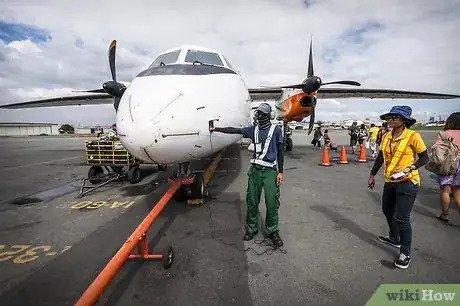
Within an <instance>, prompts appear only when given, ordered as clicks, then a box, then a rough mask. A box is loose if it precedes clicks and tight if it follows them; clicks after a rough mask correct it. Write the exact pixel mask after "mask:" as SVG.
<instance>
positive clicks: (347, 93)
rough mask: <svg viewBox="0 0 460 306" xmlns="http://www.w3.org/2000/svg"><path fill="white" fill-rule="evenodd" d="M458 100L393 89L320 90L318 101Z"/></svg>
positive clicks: (444, 96) (438, 95)
mask: <svg viewBox="0 0 460 306" xmlns="http://www.w3.org/2000/svg"><path fill="white" fill-rule="evenodd" d="M340 98H369V99H458V98H460V95H451V94H443V93H432V92H420V91H405V90H394V89H361V88H320V89H319V90H318V99H340Z"/></svg>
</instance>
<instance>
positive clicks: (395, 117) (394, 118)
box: [385, 115, 403, 120]
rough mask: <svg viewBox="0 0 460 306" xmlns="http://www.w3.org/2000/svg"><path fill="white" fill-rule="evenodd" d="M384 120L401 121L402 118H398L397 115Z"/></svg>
mask: <svg viewBox="0 0 460 306" xmlns="http://www.w3.org/2000/svg"><path fill="white" fill-rule="evenodd" d="M385 119H386V120H398V119H399V120H403V117H401V116H398V115H394V116H387V117H386V118H385Z"/></svg>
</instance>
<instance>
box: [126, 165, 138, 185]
mask: <svg viewBox="0 0 460 306" xmlns="http://www.w3.org/2000/svg"><path fill="white" fill-rule="evenodd" d="M128 180H129V182H130V183H131V184H136V183H139V182H140V181H141V169H140V168H139V167H132V168H131V169H129V171H128Z"/></svg>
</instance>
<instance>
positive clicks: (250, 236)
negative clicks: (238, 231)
mask: <svg viewBox="0 0 460 306" xmlns="http://www.w3.org/2000/svg"><path fill="white" fill-rule="evenodd" d="M257 233H258V232H255V233H250V232H246V233H245V234H244V237H243V239H244V240H245V241H249V240H252V239H253V238H254V237H255V236H256V235H257Z"/></svg>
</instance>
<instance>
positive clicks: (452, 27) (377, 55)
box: [0, 0, 460, 123]
mask: <svg viewBox="0 0 460 306" xmlns="http://www.w3.org/2000/svg"><path fill="white" fill-rule="evenodd" d="M127 3H128V2H126V1H121V0H113V1H111V2H110V5H109V6H107V4H105V3H102V2H98V1H76V2H75V1H73V2H71V1H51V0H42V1H40V4H37V2H36V1H32V0H24V1H12V0H8V1H3V5H2V8H1V9H0V12H1V14H2V18H3V20H4V21H7V22H13V21H14V22H22V23H24V24H27V25H30V26H34V27H38V28H41V29H45V30H47V31H49V33H50V36H51V37H52V40H50V41H48V42H45V43H33V42H31V41H30V40H29V41H27V40H24V41H15V42H11V43H9V44H7V43H3V42H1V41H0V104H5V103H11V102H17V101H21V100H23V99H35V98H41V97H43V96H49V94H48V93H52V94H60V93H61V92H69V90H70V89H84V88H99V87H100V86H101V84H102V83H103V82H104V81H107V80H109V79H110V72H109V67H108V60H107V48H108V45H109V43H110V41H111V40H112V39H117V40H118V49H117V75H118V78H119V79H120V80H122V81H130V79H131V78H132V77H134V76H135V75H136V74H137V73H138V72H139V71H141V70H142V69H144V68H145V67H147V66H148V65H149V64H150V63H151V62H152V61H153V59H154V57H155V55H156V54H157V53H158V52H160V51H163V50H165V49H169V48H171V47H174V46H177V45H181V44H184V43H192V44H199V45H205V46H209V47H211V48H214V49H217V50H220V51H222V52H223V53H224V54H225V55H226V56H227V58H228V59H229V60H230V61H231V62H232V64H233V66H235V67H237V68H238V69H239V71H240V72H241V73H242V75H243V76H244V78H245V80H246V83H247V85H248V86H251V87H255V86H259V85H275V84H286V83H291V82H294V83H297V82H298V81H299V80H300V79H301V78H302V77H304V75H305V73H306V70H307V55H308V46H309V38H310V34H313V43H314V45H313V55H314V62H315V67H314V68H315V73H316V74H317V75H319V76H320V77H321V78H322V79H323V81H324V82H327V81H332V80H341V79H351V80H357V81H359V82H361V83H362V87H363V88H396V89H407V90H420V91H434V92H447V93H460V87H459V84H460V57H459V56H458V50H459V49H460V41H459V40H458V38H457V36H458V33H457V32H458V29H459V28H460V20H459V19H458V15H459V14H460V1H459V0H441V1H430V2H424V3H423V5H420V1H416V0H408V1H396V0H385V1H384V0H380V1H364V0H363V1H357V0H356V1H340V0H325V1H308V3H312V4H311V5H310V6H309V7H308V8H307V7H305V5H304V1H303V0H298V1H294V0H284V1H281V0H253V1H243V0H238V1H223V0H221V1H215V0H212V1H211V0H203V1H193V2H190V1H185V0H175V1H168V2H166V1H158V0H157V1H135V2H134V1H133V2H132V3H129V4H127ZM366 24H367V25H370V24H374V25H376V24H377V25H380V26H376V27H374V28H375V29H374V30H372V31H370V32H367V33H364V34H362V40H361V41H359V40H358V42H357V43H354V42H353V41H356V36H354V39H352V38H351V37H350V36H346V35H345V33H347V32H350V31H351V30H352V29H355V30H356V29H359V28H362V27H363V26H364V25H366ZM393 104H408V105H411V106H412V107H413V109H414V116H415V115H416V116H419V118H420V119H423V118H425V117H426V118H427V115H426V114H425V113H424V112H428V113H443V114H444V113H445V114H449V113H450V112H452V111H456V110H459V109H460V100H459V99H457V100H447V101H438V100H433V101H430V100H426V101H409V100H400V101H397V100H394V101H391V100H356V99H353V100H352V99H343V100H319V103H318V112H317V118H318V120H328V119H330V118H329V117H331V118H332V117H333V116H334V117H335V118H338V119H345V118H346V117H347V116H357V117H366V116H371V115H372V116H375V115H377V114H380V113H382V112H384V111H387V110H388V109H389V108H390V107H391V106H392V105H393ZM421 110H423V111H422V112H421ZM69 113H72V114H74V115H76V114H78V116H80V118H82V120H83V121H84V123H91V122H100V121H101V120H107V121H108V123H110V122H112V120H113V117H114V112H113V108H111V107H110V106H100V107H99V106H86V107H75V108H65V110H59V109H57V108H52V109H40V110H36V109H31V110H27V111H25V110H18V111H0V120H10V119H11V120H18V119H23V120H29V121H31V120H34V121H58V122H62V121H64V120H70V119H72V118H74V117H75V116H70V115H68V114H69ZM18 116H20V117H18ZM424 116H425V117H424ZM72 120H74V119H72ZM334 120H335V119H334Z"/></svg>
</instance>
